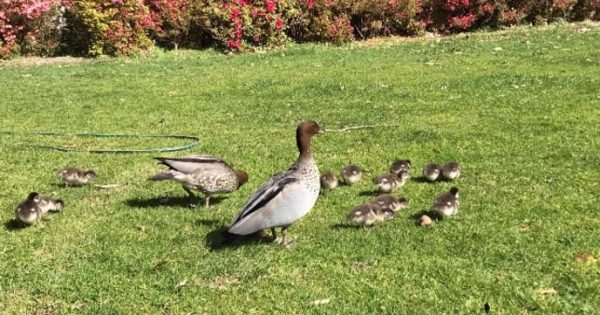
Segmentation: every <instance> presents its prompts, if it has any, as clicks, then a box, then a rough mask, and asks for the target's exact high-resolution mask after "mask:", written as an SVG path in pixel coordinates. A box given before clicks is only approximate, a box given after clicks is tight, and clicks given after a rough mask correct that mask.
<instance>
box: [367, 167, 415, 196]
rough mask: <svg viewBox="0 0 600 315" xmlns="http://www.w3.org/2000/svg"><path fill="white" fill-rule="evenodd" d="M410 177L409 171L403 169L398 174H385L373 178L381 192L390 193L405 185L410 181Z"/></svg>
mask: <svg viewBox="0 0 600 315" xmlns="http://www.w3.org/2000/svg"><path fill="white" fill-rule="evenodd" d="M409 178H410V175H408V172H405V171H401V172H400V173H398V175H396V174H385V175H381V176H378V177H377V178H375V179H374V180H373V183H374V184H375V186H377V189H378V190H379V191H380V192H382V193H390V192H392V191H394V190H396V189H398V188H400V187H402V186H404V184H405V183H406V182H407V181H408V179H409Z"/></svg>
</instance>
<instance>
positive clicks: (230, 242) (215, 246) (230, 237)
mask: <svg viewBox="0 0 600 315" xmlns="http://www.w3.org/2000/svg"><path fill="white" fill-rule="evenodd" d="M272 241H273V239H272V237H271V236H270V235H264V234H262V233H261V232H256V233H253V234H250V235H236V234H231V233H229V232H227V226H221V227H219V228H217V229H215V230H213V231H210V232H209V233H208V234H206V240H205V244H206V247H208V248H210V250H211V251H218V250H222V249H225V248H233V249H235V248H238V247H240V246H246V245H252V244H254V245H256V244H260V243H271V242H272Z"/></svg>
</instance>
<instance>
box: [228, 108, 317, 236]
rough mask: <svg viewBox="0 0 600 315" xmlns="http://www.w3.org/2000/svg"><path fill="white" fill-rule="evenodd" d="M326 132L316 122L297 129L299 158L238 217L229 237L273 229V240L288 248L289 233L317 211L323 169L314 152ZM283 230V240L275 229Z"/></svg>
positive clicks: (233, 222) (244, 208)
mask: <svg viewBox="0 0 600 315" xmlns="http://www.w3.org/2000/svg"><path fill="white" fill-rule="evenodd" d="M323 132H325V130H323V128H321V127H320V126H319V124H317V123H316V122H314V121H311V120H306V121H303V122H302V123H300V124H299V125H298V127H297V128H296V145H297V146H298V151H299V154H298V158H297V159H296V162H294V164H293V165H292V166H291V167H290V168H288V170H287V171H283V172H280V173H277V174H275V175H273V176H271V177H270V178H269V179H268V180H267V181H266V182H265V183H264V184H263V185H262V186H260V188H258V190H257V191H256V192H254V194H253V195H252V196H251V197H250V199H249V200H248V202H246V204H245V205H244V207H243V208H242V210H241V211H240V212H239V213H238V214H237V215H236V216H235V218H234V219H233V221H232V222H231V225H230V226H229V229H228V231H227V232H228V233H230V234H236V235H248V234H252V233H255V232H258V231H261V230H264V229H271V233H272V235H273V240H274V241H276V242H277V243H279V244H281V245H284V246H287V245H289V244H290V242H288V241H287V240H286V235H287V229H288V227H289V226H290V225H292V224H294V223H295V222H297V221H298V220H300V219H302V218H303V217H304V216H305V215H306V214H308V212H310V210H311V209H312V208H313V206H314V205H315V203H316V202H317V198H318V197H319V192H320V189H321V185H320V176H319V168H318V167H317V163H316V161H315V159H314V158H313V155H312V152H311V148H310V147H311V145H310V144H311V140H312V138H313V136H315V135H318V134H321V133H323ZM278 227H280V228H281V239H278V238H277V237H276V235H275V228H278Z"/></svg>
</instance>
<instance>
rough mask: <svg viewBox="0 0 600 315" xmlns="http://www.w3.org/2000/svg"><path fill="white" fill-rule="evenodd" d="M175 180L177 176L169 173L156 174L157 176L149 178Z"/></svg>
mask: <svg viewBox="0 0 600 315" xmlns="http://www.w3.org/2000/svg"><path fill="white" fill-rule="evenodd" d="M173 178H175V175H173V174H172V173H169V172H168V173H160V174H156V175H154V176H152V177H150V178H148V180H168V179H173Z"/></svg>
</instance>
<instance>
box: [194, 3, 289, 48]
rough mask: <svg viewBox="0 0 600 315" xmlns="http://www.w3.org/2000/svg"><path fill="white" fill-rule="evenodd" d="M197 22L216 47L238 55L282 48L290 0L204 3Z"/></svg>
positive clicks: (198, 5) (200, 4)
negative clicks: (262, 48)
mask: <svg viewBox="0 0 600 315" xmlns="http://www.w3.org/2000/svg"><path fill="white" fill-rule="evenodd" d="M199 2H200V3H199V4H197V6H196V8H197V13H196V14H197V18H198V20H199V21H200V22H199V24H200V25H202V26H203V27H204V28H205V29H206V30H208V32H209V33H210V34H211V37H212V39H213V40H214V41H215V44H216V45H218V46H220V47H224V48H225V49H226V50H229V51H233V52H238V51H244V50H247V49H249V48H251V47H274V46H281V45H283V44H284V43H285V41H286V40H287V36H286V33H285V30H286V28H287V27H288V23H287V21H288V20H289V19H290V18H291V17H292V15H293V11H292V7H291V5H290V2H291V1H288V0H225V1H216V0H201V1H199Z"/></svg>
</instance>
